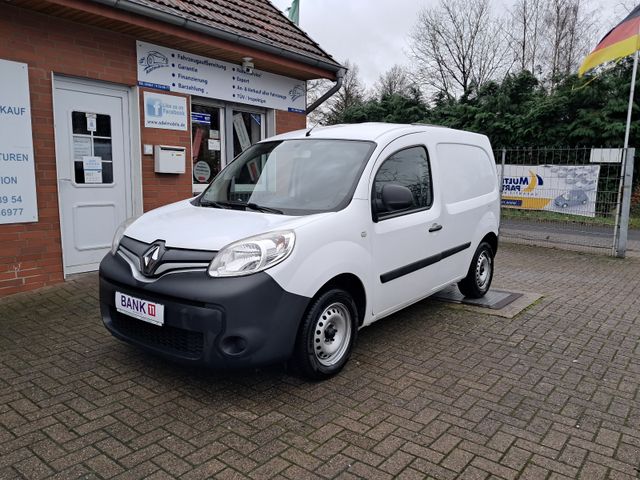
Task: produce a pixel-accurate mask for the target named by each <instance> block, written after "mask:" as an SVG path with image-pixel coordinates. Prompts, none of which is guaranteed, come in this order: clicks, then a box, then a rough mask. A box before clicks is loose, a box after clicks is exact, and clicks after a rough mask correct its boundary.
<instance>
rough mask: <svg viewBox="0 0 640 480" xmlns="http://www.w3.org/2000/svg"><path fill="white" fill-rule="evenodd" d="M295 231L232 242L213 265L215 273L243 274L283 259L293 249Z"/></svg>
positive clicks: (226, 275)
mask: <svg viewBox="0 0 640 480" xmlns="http://www.w3.org/2000/svg"><path fill="white" fill-rule="evenodd" d="M295 242H296V235H295V233H293V232H292V231H290V230H288V231H283V232H270V233H265V234H263V235H257V236H255V237H249V238H245V239H244V240H239V241H237V242H234V243H231V244H229V245H227V246H226V247H224V248H223V249H222V250H220V251H219V252H218V254H217V255H216V256H215V258H214V259H213V260H212V262H211V264H210V265H209V275H211V276H212V277H239V276H242V275H251V274H252V273H257V272H261V271H263V270H266V269H267V268H271V267H273V266H274V265H277V264H278V263H280V262H282V261H283V260H284V259H285V258H287V257H288V256H289V255H290V254H291V252H292V251H293V245H294V244H295Z"/></svg>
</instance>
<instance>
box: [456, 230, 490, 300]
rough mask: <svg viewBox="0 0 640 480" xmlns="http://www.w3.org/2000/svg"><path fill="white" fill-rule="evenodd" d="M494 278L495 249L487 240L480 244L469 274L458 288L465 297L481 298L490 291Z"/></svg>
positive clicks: (460, 282) (459, 283)
mask: <svg viewBox="0 0 640 480" xmlns="http://www.w3.org/2000/svg"><path fill="white" fill-rule="evenodd" d="M492 279H493V249H492V248H491V245H489V244H488V243H487V242H482V243H481V244H480V245H478V249H477V250H476V253H475V254H474V255H473V259H472V260H471V265H470V266H469V271H468V272H467V276H466V277H465V278H463V279H462V280H460V281H459V282H458V290H460V293H462V294H463V295H464V296H465V297H469V298H481V297H484V295H485V294H486V293H487V292H488V291H489V287H490V286H491V280H492Z"/></svg>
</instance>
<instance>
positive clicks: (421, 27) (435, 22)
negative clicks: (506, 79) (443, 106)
mask: <svg viewBox="0 0 640 480" xmlns="http://www.w3.org/2000/svg"><path fill="white" fill-rule="evenodd" d="M410 42H411V45H410V56H411V57H412V58H413V60H414V61H415V63H416V66H417V71H416V74H417V76H418V79H419V80H420V81H421V82H422V83H423V84H424V85H425V86H426V87H428V88H429V89H431V90H435V92H436V93H440V94H445V95H447V96H450V97H455V96H457V95H458V94H467V93H469V91H470V89H471V87H472V86H474V85H480V84H482V83H485V82H486V81H487V80H490V79H492V78H495V77H497V76H500V75H502V74H503V73H504V72H505V71H506V69H507V68H508V62H509V58H508V57H509V55H508V48H506V45H505V41H504V34H503V25H502V21H501V20H500V19H497V18H496V17H494V16H493V15H492V13H491V9H490V7H489V0H440V3H439V4H438V5H437V6H436V7H433V8H424V9H422V10H421V11H420V12H419V14H418V21H417V23H416V25H415V27H414V30H413V32H412V33H411V34H410Z"/></svg>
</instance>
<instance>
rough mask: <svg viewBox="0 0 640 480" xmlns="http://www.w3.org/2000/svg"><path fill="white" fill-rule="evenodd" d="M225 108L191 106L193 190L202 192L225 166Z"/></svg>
mask: <svg viewBox="0 0 640 480" xmlns="http://www.w3.org/2000/svg"><path fill="white" fill-rule="evenodd" d="M223 113H224V110H223V109H222V108H219V107H211V106H207V105H197V104H193V105H192V106H191V140H192V155H193V169H192V170H193V190H194V192H201V191H202V190H204V187H205V186H206V185H208V184H209V182H211V180H213V178H214V177H215V176H216V175H217V174H218V172H220V170H221V169H222V167H223V166H224V129H223V125H224V122H223V118H224V117H223Z"/></svg>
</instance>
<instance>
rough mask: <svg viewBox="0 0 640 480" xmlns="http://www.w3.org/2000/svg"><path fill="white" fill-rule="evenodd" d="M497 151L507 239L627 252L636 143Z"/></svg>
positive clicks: (545, 244) (503, 221) (594, 250)
mask: <svg viewBox="0 0 640 480" xmlns="http://www.w3.org/2000/svg"><path fill="white" fill-rule="evenodd" d="M494 153H495V157H496V163H497V164H498V165H497V168H498V174H499V176H500V177H501V183H502V221H501V229H500V235H501V238H502V239H503V240H506V241H510V242H515V243H524V244H530V245H542V246H550V247H556V248H568V249H572V250H581V251H592V252H598V253H606V254H611V255H616V256H621V257H623V256H625V253H626V251H627V247H628V245H627V237H628V234H627V231H628V225H629V199H630V197H631V183H632V182H631V177H632V176H633V156H634V150H633V149H628V151H627V152H626V154H625V151H624V150H623V149H598V148H587V147H571V148H508V149H501V150H497V151H496V152H494ZM627 157H628V158H629V159H630V160H629V161H628V162H627V161H626V158H627ZM634 241H635V240H634ZM632 246H633V247H635V244H633V245H632ZM638 246H639V247H640V241H639V242H638ZM638 252H639V253H640V248H638Z"/></svg>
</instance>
